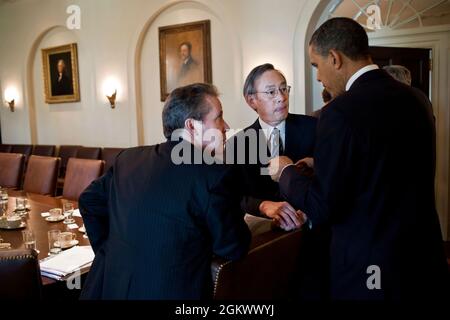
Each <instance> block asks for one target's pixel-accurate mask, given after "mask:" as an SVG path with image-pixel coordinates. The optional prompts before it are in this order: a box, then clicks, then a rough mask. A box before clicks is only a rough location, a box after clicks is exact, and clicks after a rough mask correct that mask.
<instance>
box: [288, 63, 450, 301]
mask: <svg viewBox="0 0 450 320" xmlns="http://www.w3.org/2000/svg"><path fill="white" fill-rule="evenodd" d="M430 110H431V108H430V105H429V101H428V99H426V98H425V97H424V95H423V94H420V93H419V92H418V91H417V90H416V89H414V88H411V87H409V86H406V85H404V84H401V83H400V82H398V81H395V80H394V79H392V78H391V77H390V76H389V75H388V74H387V73H385V72H384V71H382V70H374V71H370V72H367V73H365V74H363V75H362V76H361V77H359V78H358V79H357V80H356V81H355V82H354V83H353V85H352V86H351V88H350V90H349V91H347V92H345V93H344V94H342V95H341V96H339V97H337V98H335V99H334V100H333V101H332V102H330V104H329V106H328V107H327V108H326V109H325V110H324V111H323V113H322V114H321V118H320V121H319V123H318V130H317V143H316V149H315V152H314V166H315V167H314V169H315V176H314V177H313V178H312V179H308V178H305V177H303V176H300V175H298V174H296V173H295V168H294V167H293V166H290V167H287V168H286V169H285V170H284V171H283V173H282V175H281V178H280V189H281V193H282V194H283V196H285V197H286V199H287V200H288V201H289V202H290V203H292V204H293V205H294V206H295V207H296V208H300V209H302V210H303V211H304V212H305V213H306V214H307V215H308V217H309V219H310V220H311V221H312V224H313V226H315V225H316V226H317V225H320V224H321V223H323V222H325V221H328V222H330V223H331V224H332V240H331V248H330V250H331V256H330V258H331V293H332V297H333V298H336V299H409V298H412V299H423V298H434V297H438V298H442V297H443V292H444V290H447V289H448V287H445V285H448V282H447V281H448V279H447V266H446V261H445V255H444V250H443V245H442V237H441V232H440V227H439V221H438V216H437V213H436V208H435V202H434V169H435V167H434V161H435V151H434V150H435V128H434V122H433V115H432V113H431V112H430ZM370 266H377V267H379V268H380V269H379V270H380V271H381V274H380V275H381V277H380V278H379V279H380V280H381V289H380V290H378V289H372V290H370V289H369V288H368V286H367V282H370V283H374V282H375V280H374V279H375V278H371V279H369V276H371V275H373V274H374V271H373V269H370V268H369V267H370ZM368 268H369V269H368ZM375 268H376V267H375Z"/></svg>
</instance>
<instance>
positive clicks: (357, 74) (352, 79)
mask: <svg viewBox="0 0 450 320" xmlns="http://www.w3.org/2000/svg"><path fill="white" fill-rule="evenodd" d="M376 69H379V67H378V66H377V65H376V64H369V65H367V66H365V67H363V68H361V69H359V70H358V71H356V72H355V73H354V74H353V75H352V76H351V77H350V79H348V81H347V85H346V86H345V91H348V90H350V87H351V86H352V84H353V82H355V81H356V79H358V78H359V77H361V76H362V75H363V74H364V73H366V72H369V71H372V70H376Z"/></svg>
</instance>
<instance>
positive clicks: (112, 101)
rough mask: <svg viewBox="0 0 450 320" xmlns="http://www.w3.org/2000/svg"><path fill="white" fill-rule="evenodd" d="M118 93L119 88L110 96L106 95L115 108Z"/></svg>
mask: <svg viewBox="0 0 450 320" xmlns="http://www.w3.org/2000/svg"><path fill="white" fill-rule="evenodd" d="M116 95H117V89H116V90H114V93H113V94H112V95H110V96H108V95H106V97H107V98H108V100H109V103H110V104H111V108H112V109H114V108H115V107H116Z"/></svg>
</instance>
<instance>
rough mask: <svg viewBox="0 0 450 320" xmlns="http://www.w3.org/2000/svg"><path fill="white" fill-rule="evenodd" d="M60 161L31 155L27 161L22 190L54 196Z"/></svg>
mask: <svg viewBox="0 0 450 320" xmlns="http://www.w3.org/2000/svg"><path fill="white" fill-rule="evenodd" d="M60 160H61V159H60V158H53V157H40V156H34V155H32V156H31V157H30V160H29V161H28V167H27V171H26V173H25V182H24V184H23V190H24V191H26V192H32V193H38V194H43V195H48V196H54V195H55V191H56V180H57V178H58V170H59V163H60Z"/></svg>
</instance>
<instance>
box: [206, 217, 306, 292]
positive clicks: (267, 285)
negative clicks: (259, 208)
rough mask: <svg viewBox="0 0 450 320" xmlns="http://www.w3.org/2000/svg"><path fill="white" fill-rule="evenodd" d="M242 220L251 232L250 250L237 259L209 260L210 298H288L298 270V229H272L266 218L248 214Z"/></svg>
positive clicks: (299, 234)
mask: <svg viewBox="0 0 450 320" xmlns="http://www.w3.org/2000/svg"><path fill="white" fill-rule="evenodd" d="M245 219H246V222H247V224H248V225H249V228H250V230H251V231H252V243H251V245H250V250H249V252H248V254H247V255H246V256H245V257H243V258H242V259H240V260H238V261H228V260H225V259H222V258H219V257H216V258H214V259H213V261H212V264H211V273H212V280H213V284H214V288H213V299H216V300H222V299H233V300H248V299H251V300H268V299H270V300H273V299H278V300H280V299H283V300H286V299H288V298H289V297H290V295H291V292H292V290H293V289H294V288H292V287H291V285H292V283H293V279H294V277H295V275H296V272H298V270H299V255H300V252H301V250H300V245H301V235H302V232H301V231H300V230H296V231H291V232H285V231H282V230H278V229H275V228H272V224H271V220H268V219H263V218H259V217H254V216H250V215H246V216H245Z"/></svg>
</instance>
